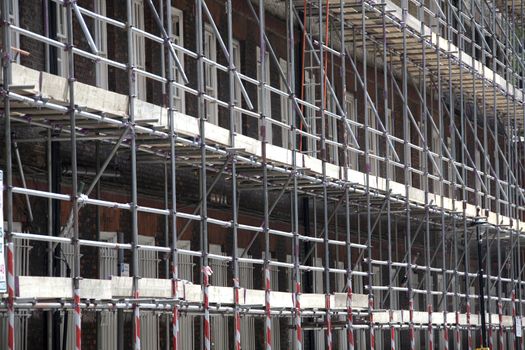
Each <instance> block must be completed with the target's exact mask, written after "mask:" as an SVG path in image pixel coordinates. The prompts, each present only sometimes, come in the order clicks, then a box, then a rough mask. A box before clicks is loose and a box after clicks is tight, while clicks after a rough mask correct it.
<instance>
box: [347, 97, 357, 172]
mask: <svg viewBox="0 0 525 350" xmlns="http://www.w3.org/2000/svg"><path fill="white" fill-rule="evenodd" d="M345 103H346V114H347V118H348V120H351V121H353V122H357V113H356V109H355V107H356V104H355V97H354V95H352V94H351V93H349V92H347V93H346V99H345ZM349 125H350V129H351V130H352V133H353V134H354V136H355V138H356V139H357V130H358V128H357V125H355V124H353V123H349ZM348 140H349V141H348V142H350V144H351V145H352V146H353V147H354V148H357V145H356V144H355V142H354V140H353V139H352V136H351V135H349V137H348ZM357 156H358V154H357V152H356V151H352V150H351V151H350V168H351V169H354V170H357V168H358V162H357V160H358V157H357Z"/></svg>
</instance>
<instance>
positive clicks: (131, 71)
mask: <svg viewBox="0 0 525 350" xmlns="http://www.w3.org/2000/svg"><path fill="white" fill-rule="evenodd" d="M134 11H135V10H134V8H133V2H132V0H127V1H126V12H127V28H126V29H127V41H128V52H127V53H128V98H129V106H128V110H129V115H128V120H129V123H130V126H131V141H130V158H131V247H132V257H131V259H132V268H131V270H132V272H133V284H132V291H133V299H134V302H133V322H132V323H133V348H134V349H135V350H140V349H141V343H140V307H139V305H140V304H139V302H138V299H139V297H140V293H139V279H140V277H139V250H138V243H139V242H138V212H137V205H138V203H137V153H136V149H137V140H136V134H135V99H136V96H137V91H136V71H135V58H134V54H135V51H134V50H135V48H134V45H133V42H134V40H133V35H135V34H133V23H134V21H133V18H134V16H133V14H134ZM137 35H138V34H137Z"/></svg>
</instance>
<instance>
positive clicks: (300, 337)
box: [295, 282, 303, 350]
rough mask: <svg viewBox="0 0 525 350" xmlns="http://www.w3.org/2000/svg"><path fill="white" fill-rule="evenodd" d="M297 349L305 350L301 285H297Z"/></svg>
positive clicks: (297, 283)
mask: <svg viewBox="0 0 525 350" xmlns="http://www.w3.org/2000/svg"><path fill="white" fill-rule="evenodd" d="M295 348H296V350H301V349H302V348H303V328H302V326H301V283H299V282H296V283H295Z"/></svg>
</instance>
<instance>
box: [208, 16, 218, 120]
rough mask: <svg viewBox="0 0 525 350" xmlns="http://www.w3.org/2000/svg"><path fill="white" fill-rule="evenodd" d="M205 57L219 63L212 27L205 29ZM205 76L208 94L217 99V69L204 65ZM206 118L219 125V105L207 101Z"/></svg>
mask: <svg viewBox="0 0 525 350" xmlns="http://www.w3.org/2000/svg"><path fill="white" fill-rule="evenodd" d="M204 57H206V58H207V59H209V60H211V61H212V62H217V39H216V38H215V34H214V33H213V30H212V28H211V26H210V25H208V24H206V26H205V28H204ZM204 73H205V74H204V75H205V77H204V78H205V80H206V94H207V95H209V96H210V97H213V98H217V67H215V66H214V65H211V64H208V63H204ZM206 118H207V119H208V121H209V122H210V123H213V124H219V116H218V109H217V103H216V102H214V101H208V100H206Z"/></svg>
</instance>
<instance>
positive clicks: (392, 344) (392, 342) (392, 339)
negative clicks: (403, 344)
mask: <svg viewBox="0 0 525 350" xmlns="http://www.w3.org/2000/svg"><path fill="white" fill-rule="evenodd" d="M388 322H389V324H390V350H396V333H395V330H394V327H393V325H392V323H393V322H394V312H393V311H392V309H390V310H388Z"/></svg>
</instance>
